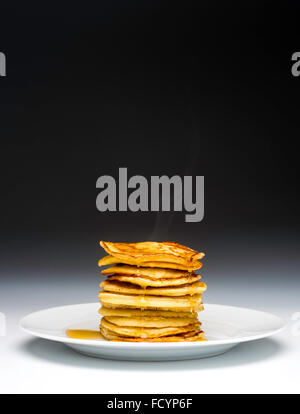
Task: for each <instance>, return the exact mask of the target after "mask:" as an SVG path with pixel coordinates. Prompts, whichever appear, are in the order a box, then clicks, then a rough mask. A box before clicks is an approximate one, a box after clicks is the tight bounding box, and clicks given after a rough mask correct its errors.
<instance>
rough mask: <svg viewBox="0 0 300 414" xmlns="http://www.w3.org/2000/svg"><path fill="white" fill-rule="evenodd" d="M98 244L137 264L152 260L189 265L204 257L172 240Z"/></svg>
mask: <svg viewBox="0 0 300 414" xmlns="http://www.w3.org/2000/svg"><path fill="white" fill-rule="evenodd" d="M100 245H101V246H102V247H103V249H104V250H105V251H106V252H107V253H108V254H109V255H111V256H114V257H116V258H118V259H120V262H123V260H130V261H134V262H135V263H136V264H137V265H138V264H140V263H143V262H149V261H152V262H170V263H178V264H181V265H184V266H189V265H191V264H192V263H193V262H196V261H197V260H199V259H201V258H202V257H204V253H202V252H196V251H195V250H192V249H190V248H188V247H186V246H182V245H180V244H178V243H173V242H161V243H158V242H141V243H112V242H105V241H101V242H100Z"/></svg>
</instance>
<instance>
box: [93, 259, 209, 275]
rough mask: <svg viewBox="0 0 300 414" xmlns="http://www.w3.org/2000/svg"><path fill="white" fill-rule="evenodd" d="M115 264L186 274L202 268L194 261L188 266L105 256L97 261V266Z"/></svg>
mask: <svg viewBox="0 0 300 414" xmlns="http://www.w3.org/2000/svg"><path fill="white" fill-rule="evenodd" d="M117 263H124V264H128V265H138V266H140V267H141V268H142V267H154V268H167V269H178V270H185V271H186V272H193V271H194V270H197V269H200V268H201V267H202V263H201V262H198V261H195V262H193V263H190V264H189V265H188V266H185V265H182V264H178V263H171V262H156V261H151V262H143V263H138V264H137V263H136V261H133V260H129V259H128V260H127V259H122V260H120V259H118V258H116V257H113V256H105V257H103V258H102V259H100V260H99V261H98V266H99V267H101V266H106V265H110V264H117Z"/></svg>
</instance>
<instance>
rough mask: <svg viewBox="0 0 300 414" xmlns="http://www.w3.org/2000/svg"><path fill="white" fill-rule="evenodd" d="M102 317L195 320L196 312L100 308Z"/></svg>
mask: <svg viewBox="0 0 300 414" xmlns="http://www.w3.org/2000/svg"><path fill="white" fill-rule="evenodd" d="M98 312H99V313H100V315H103V316H119V317H123V318H136V317H137V318H142V317H154V318H157V317H163V318H185V319H186V318H189V319H194V318H197V315H198V314H197V312H174V311H173V312H172V311H169V310H151V309H144V310H141V309H130V308H124V309H122V308H119V309H113V308H105V307H103V306H102V307H101V308H100V309H99V311H98Z"/></svg>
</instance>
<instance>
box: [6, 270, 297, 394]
mask: <svg viewBox="0 0 300 414" xmlns="http://www.w3.org/2000/svg"><path fill="white" fill-rule="evenodd" d="M294 276H295V275H294ZM2 280H4V282H1V289H0V312H2V313H4V314H5V317H6V335H5V336H0V392H1V393H116V394H118V393H172V394H174V393H197V394H198V393H232V392H234V393H266V392H267V393H295V392H297V393H299V392H300V369H299V367H300V313H299V314H298V315H297V312H300V282H299V280H297V277H293V278H291V279H290V282H289V283H287V282H286V280H280V279H276V287H274V285H273V286H272V288H270V281H268V282H266V281H262V279H259V278H258V279H257V280H255V281H254V280H253V278H252V279H251V283H250V280H249V279H248V278H243V279H241V278H240V279H239V280H237V279H236V278H234V277H232V278H231V279H230V278H226V284H225V283H224V284H222V286H221V285H220V282H219V279H217V278H215V279H212V280H211V281H208V280H207V278H206V280H205V282H206V283H207V284H208V287H209V289H208V291H207V294H206V295H205V300H206V301H207V302H209V303H220V304H227V305H235V306H244V307H251V308H256V309H259V310H263V311H269V312H273V313H275V314H277V315H279V316H281V317H284V318H286V319H287V320H288V321H289V325H288V328H287V329H286V330H285V331H284V332H282V333H280V334H278V335H276V336H274V337H272V338H270V339H265V340H259V341H255V342H251V343H245V344H240V345H239V346H238V347H236V348H234V349H233V350H231V351H229V352H228V353H226V354H223V355H220V356H217V357H213V358H207V359H199V360H191V361H180V362H148V363H143V362H125V361H124V362H122V361H110V360H102V359H96V358H90V357H86V356H83V355H80V354H77V353H75V352H74V351H72V350H70V349H69V348H67V347H65V346H64V345H62V344H60V343H55V342H50V341H46V340H42V339H37V338H33V337H31V336H30V335H28V334H26V333H24V332H22V331H21V330H20V329H19V328H18V321H19V319H20V318H21V317H22V316H24V315H26V314H28V313H31V312H34V311H37V310H39V309H43V308H47V307H52V306H60V305H66V304H73V303H87V302H95V301H96V297H97V296H96V294H97V282H98V280H97V278H96V277H95V278H92V277H89V278H85V279H84V280H81V279H78V278H76V279H75V280H73V279H72V275H69V276H68V277H66V275H64V276H62V275H57V274H56V275H49V278H46V279H45V278H43V279H42V280H39V279H38V278H37V275H35V277H33V276H32V277H26V278H24V279H23V280H22V282H20V280H19V278H18V277H15V278H14V277H13V276H7V278H5V279H2ZM268 280H269V279H268ZM254 282H255V283H254ZM292 315H294V316H293V318H295V320H292Z"/></svg>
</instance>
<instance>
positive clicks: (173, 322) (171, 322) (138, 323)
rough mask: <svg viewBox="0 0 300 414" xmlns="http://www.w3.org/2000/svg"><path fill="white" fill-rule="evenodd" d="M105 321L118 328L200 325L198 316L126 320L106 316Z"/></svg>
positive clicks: (143, 317)
mask: <svg viewBox="0 0 300 414" xmlns="http://www.w3.org/2000/svg"><path fill="white" fill-rule="evenodd" d="M105 320H106V321H108V322H110V323H113V324H114V325H118V326H135V327H144V328H165V327H172V326H175V327H179V326H186V325H190V324H192V323H199V321H198V319H197V316H195V317H194V318H193V319H191V318H163V317H159V316H156V317H155V316H154V317H153V316H148V317H147V316H141V317H135V318H132V317H131V318H124V317H120V316H105Z"/></svg>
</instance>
